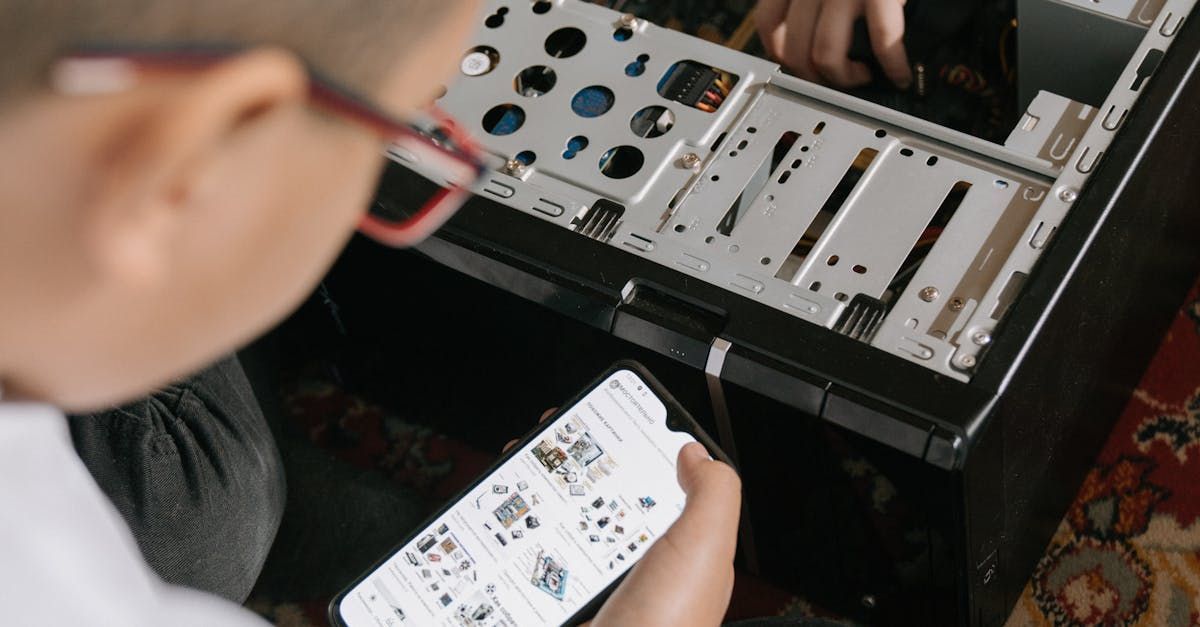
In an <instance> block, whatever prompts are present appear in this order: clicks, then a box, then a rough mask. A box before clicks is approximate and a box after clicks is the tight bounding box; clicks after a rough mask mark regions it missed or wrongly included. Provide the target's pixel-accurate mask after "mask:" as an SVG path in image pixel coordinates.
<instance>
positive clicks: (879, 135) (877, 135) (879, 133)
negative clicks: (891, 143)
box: [875, 129, 887, 138]
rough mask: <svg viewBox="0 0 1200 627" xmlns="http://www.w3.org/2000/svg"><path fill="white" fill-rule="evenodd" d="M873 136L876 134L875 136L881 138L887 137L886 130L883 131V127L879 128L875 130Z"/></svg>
mask: <svg viewBox="0 0 1200 627" xmlns="http://www.w3.org/2000/svg"><path fill="white" fill-rule="evenodd" d="M875 136H876V137H881V138H882V137H887V131H885V130H883V129H879V130H877V131H875Z"/></svg>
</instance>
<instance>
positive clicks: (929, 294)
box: [919, 285, 942, 303]
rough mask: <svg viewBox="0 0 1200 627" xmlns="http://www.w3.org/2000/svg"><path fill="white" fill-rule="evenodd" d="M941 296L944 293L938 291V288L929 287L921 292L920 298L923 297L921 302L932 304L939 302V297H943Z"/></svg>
mask: <svg viewBox="0 0 1200 627" xmlns="http://www.w3.org/2000/svg"><path fill="white" fill-rule="evenodd" d="M941 294H942V293H941V292H939V291H938V288H936V287H934V286H932V285H930V286H929V287H927V288H925V289H923V290H921V293H920V294H919V296H920V297H921V300H923V301H925V302H927V303H932V302H933V301H935V300H937V299H938V296H941Z"/></svg>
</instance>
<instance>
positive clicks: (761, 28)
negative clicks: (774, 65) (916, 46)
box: [755, 0, 912, 89]
mask: <svg viewBox="0 0 1200 627" xmlns="http://www.w3.org/2000/svg"><path fill="white" fill-rule="evenodd" d="M904 3H905V0H759V3H758V9H757V12H756V15H755V21H756V22H757V24H758V32H759V36H760V37H762V40H763V43H764V44H765V45H766V48H767V52H769V53H770V54H771V55H772V56H774V57H775V58H776V59H779V60H780V62H781V63H783V65H785V66H787V67H788V69H790V70H791V71H793V72H795V73H796V75H797V76H799V77H800V78H803V79H806V80H810V81H814V82H828V83H830V84H832V85H835V86H837V87H842V88H849V87H857V86H860V85H865V84H867V83H869V82H871V70H870V69H868V68H867V66H866V65H864V64H862V63H859V62H857V61H851V60H850V58H849V57H848V55H849V53H850V46H851V43H852V42H853V39H854V23H855V21H857V20H858V18H859V17H863V16H865V17H866V19H867V30H868V32H869V33H870V36H871V49H872V50H873V51H874V53H875V57H876V58H877V59H878V60H879V65H880V66H882V67H883V71H884V73H886V74H887V77H888V79H889V80H891V81H892V83H894V84H895V85H896V86H897V87H899V88H901V89H907V88H908V86H909V85H910V84H911V83H912V69H911V68H910V67H909V64H908V54H907V53H906V52H905V50H904Z"/></svg>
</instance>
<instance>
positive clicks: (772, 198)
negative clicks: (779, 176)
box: [763, 194, 775, 202]
mask: <svg viewBox="0 0 1200 627" xmlns="http://www.w3.org/2000/svg"><path fill="white" fill-rule="evenodd" d="M763 200H765V201H767V202H775V194H767V195H766V196H765V197H764V198H763Z"/></svg>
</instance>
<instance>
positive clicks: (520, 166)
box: [504, 159, 525, 176]
mask: <svg viewBox="0 0 1200 627" xmlns="http://www.w3.org/2000/svg"><path fill="white" fill-rule="evenodd" d="M504 171H505V172H507V173H509V174H511V175H513V176H520V175H521V173H522V172H524V171H525V164H524V163H521V162H520V161H517V160H516V159H509V160H508V161H505V162H504Z"/></svg>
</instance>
